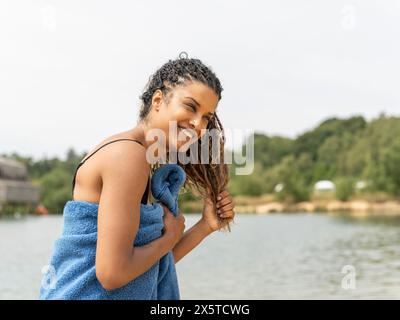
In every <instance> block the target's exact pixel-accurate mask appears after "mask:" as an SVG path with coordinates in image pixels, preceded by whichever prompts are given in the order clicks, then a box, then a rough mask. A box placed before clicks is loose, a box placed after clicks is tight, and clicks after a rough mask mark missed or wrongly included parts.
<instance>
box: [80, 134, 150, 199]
mask: <svg viewBox="0 0 400 320" xmlns="http://www.w3.org/2000/svg"><path fill="white" fill-rule="evenodd" d="M120 140H130V141H135V142H137V143H139V144H140V145H142V146H143V144H142V143H141V142H140V141H138V140H134V139H117V140H113V141H110V142H107V143H105V144H104V145H102V146H100V147H99V148H97V149H96V150H95V151H94V152H93V153H92V154H91V155H89V156H88V157H87V158H86V159H85V160H83V161H82V162H81V163H79V164H78V167H77V168H76V170H75V174H74V179H73V180H72V199H73V197H74V188H75V179H76V174H77V172H78V169H79V168H80V167H81V166H82V165H83V164H84V163H85V161H86V160H87V159H89V158H90V157H91V156H92V155H94V154H95V153H96V152H97V151H99V150H100V149H101V148H103V147H104V146H106V145H108V144H110V143H113V142H116V141H120ZM149 191H150V177H149V179H148V180H147V186H146V190H145V192H144V194H143V197H142V200H141V202H142V203H143V204H147V202H148V198H149Z"/></svg>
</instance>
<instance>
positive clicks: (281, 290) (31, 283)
mask: <svg viewBox="0 0 400 320" xmlns="http://www.w3.org/2000/svg"><path fill="white" fill-rule="evenodd" d="M199 218H200V215H199V214H192V215H186V222H185V224H186V227H187V228H189V227H190V226H192V225H193V224H194V223H195V222H196V221H197V220H198V219H199ZM235 221H236V222H235V224H234V225H233V226H232V229H231V230H232V232H231V233H222V232H216V233H214V234H211V235H210V236H209V237H208V238H206V239H204V240H203V242H202V243H200V245H199V246H198V247H196V248H195V249H194V250H193V251H192V252H190V253H189V254H188V255H186V256H185V257H184V258H183V259H182V260H180V261H179V262H178V263H177V264H176V269H177V273H178V281H179V285H180V290H181V298H182V299H399V298H400V246H399V243H400V218H399V217H390V216H382V217H361V218H360V217H351V216H350V215H348V214H340V215H339V214H335V215H331V214H322V213H321V214H315V213H314V214H310V213H304V214H302V213H296V214H289V213H288V214H277V213H276V214H271V215H253V214H236V220H235ZM62 223H63V220H62V216H61V215H59V216H43V217H35V216H27V217H22V218H20V219H3V220H0V299H37V297H38V292H39V287H40V282H41V279H42V274H41V269H42V268H43V266H45V265H47V264H48V261H49V258H50V255H51V252H52V248H53V244H54V241H55V240H56V239H57V238H58V236H59V235H60V233H61V230H62Z"/></svg>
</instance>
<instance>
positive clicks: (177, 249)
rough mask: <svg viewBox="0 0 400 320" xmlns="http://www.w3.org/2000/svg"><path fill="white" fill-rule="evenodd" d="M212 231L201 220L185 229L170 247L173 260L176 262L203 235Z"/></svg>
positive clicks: (198, 241) (199, 240)
mask: <svg viewBox="0 0 400 320" xmlns="http://www.w3.org/2000/svg"><path fill="white" fill-rule="evenodd" d="M212 232H213V231H212V230H211V228H210V227H209V226H208V225H207V223H206V222H204V221H203V220H199V221H198V222H197V223H196V224H195V225H193V226H192V227H191V228H190V229H189V230H187V231H185V233H184V234H183V236H182V238H181V239H180V240H179V242H178V243H177V244H176V245H175V246H174V248H173V249H172V253H173V255H174V261H175V263H177V262H178V261H179V260H180V259H182V258H183V257H184V256H185V255H187V254H188V253H189V252H190V251H191V250H193V249H194V248H195V247H196V246H197V245H198V244H199V243H200V242H201V241H202V240H203V239H204V238H205V237H207V236H208V235H209V234H211V233H212Z"/></svg>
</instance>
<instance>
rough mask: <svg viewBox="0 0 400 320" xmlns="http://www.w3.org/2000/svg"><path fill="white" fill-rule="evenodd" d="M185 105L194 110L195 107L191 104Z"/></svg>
mask: <svg viewBox="0 0 400 320" xmlns="http://www.w3.org/2000/svg"><path fill="white" fill-rule="evenodd" d="M185 106H186V107H188V108H190V110H193V111H196V108H195V107H194V106H193V105H191V104H185Z"/></svg>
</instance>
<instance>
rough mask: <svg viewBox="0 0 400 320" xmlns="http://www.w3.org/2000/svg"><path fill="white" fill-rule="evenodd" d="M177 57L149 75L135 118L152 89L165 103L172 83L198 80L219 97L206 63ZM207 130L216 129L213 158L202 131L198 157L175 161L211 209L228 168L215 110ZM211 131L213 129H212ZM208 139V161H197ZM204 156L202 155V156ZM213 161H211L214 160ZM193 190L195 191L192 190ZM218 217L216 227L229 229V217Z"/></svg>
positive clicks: (144, 114)
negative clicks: (217, 151)
mask: <svg viewBox="0 0 400 320" xmlns="http://www.w3.org/2000/svg"><path fill="white" fill-rule="evenodd" d="M181 56H182V53H181V54H180V57H179V58H177V59H175V60H169V61H168V62H166V63H165V64H164V65H162V66H161V67H160V68H159V69H158V70H157V71H156V72H155V73H154V74H153V75H152V76H150V78H149V81H148V83H147V85H146V87H145V89H144V92H143V93H142V95H141V96H140V99H141V101H142V105H141V107H140V111H139V120H140V121H146V120H147V118H148V115H149V113H150V110H151V107H152V98H153V94H154V92H155V91H156V90H161V92H162V93H163V95H164V97H165V101H166V103H167V104H168V103H169V93H171V92H172V91H173V89H174V88H175V87H176V86H180V85H185V84H187V83H188V82H191V81H198V82H201V83H203V84H205V85H206V86H208V87H209V88H211V89H212V90H213V91H214V92H215V93H216V95H217V96H218V101H219V100H221V92H222V91H223V88H222V86H221V83H220V81H219V79H218V78H217V76H216V75H215V73H214V72H213V71H212V70H211V69H210V68H209V67H207V66H205V65H204V64H203V63H202V62H201V61H200V60H199V59H194V58H187V57H185V58H184V57H181ZM209 130H213V131H214V130H217V132H218V133H219V141H218V142H219V154H218V157H217V158H215V157H213V155H212V152H211V146H212V143H211V142H212V141H211V138H212V137H211V136H208V135H207V134H206V135H204V137H203V138H202V139H200V140H199V143H198V150H197V151H198V152H197V155H198V161H195V162H194V163H191V162H189V163H187V164H183V163H181V162H179V160H178V162H177V164H178V165H179V166H181V167H182V168H183V169H184V170H185V173H186V176H187V179H186V181H185V184H184V189H186V190H188V189H189V190H191V191H192V192H193V191H194V193H198V194H199V195H200V196H201V197H202V198H203V199H204V198H205V197H210V198H211V199H212V200H213V201H212V202H213V206H214V212H216V203H217V196H218V195H219V194H220V193H221V192H222V191H223V190H224V189H225V188H226V186H227V184H228V181H229V170H228V166H227V164H225V163H224V145H225V134H224V128H223V126H222V124H221V121H220V120H219V118H218V116H217V114H216V112H215V113H214V116H212V117H211V119H210V121H209V122H208V125H207V132H209ZM214 132H215V131H214ZM206 140H208V148H209V152H208V154H209V161H208V162H207V163H201V161H200V156H201V149H202V145H203V144H204V143H206ZM187 155H188V156H190V148H189V149H188V150H187ZM203 159H204V156H203ZM216 159H217V160H219V161H217V163H215V160H216ZM166 161H167V162H169V156H168V154H167V159H166ZM159 166H160V164H159V163H156V164H155V165H153V166H152V173H153V172H154V170H156V169H157V167H159ZM196 191H197V192H196ZM217 218H218V221H219V222H220V223H221V222H222V221H223V220H224V222H226V223H225V225H224V226H223V227H222V228H221V229H219V230H225V229H228V230H229V232H230V231H231V229H230V225H229V223H230V222H232V221H233V220H232V219H230V220H226V219H223V218H220V217H219V216H218V215H217Z"/></svg>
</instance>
